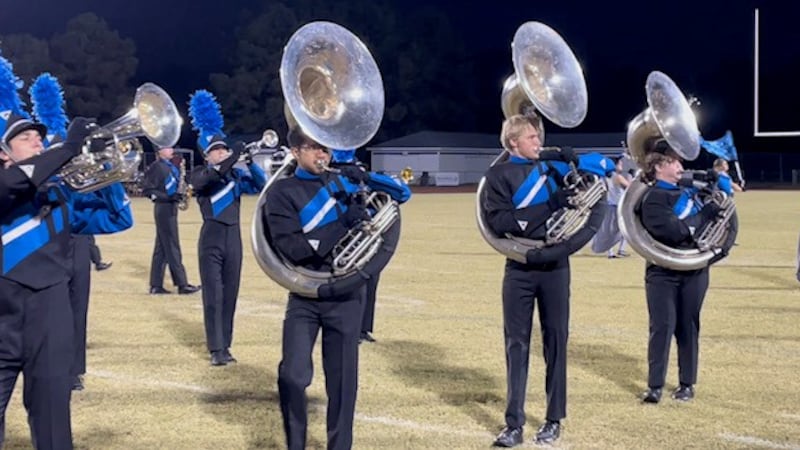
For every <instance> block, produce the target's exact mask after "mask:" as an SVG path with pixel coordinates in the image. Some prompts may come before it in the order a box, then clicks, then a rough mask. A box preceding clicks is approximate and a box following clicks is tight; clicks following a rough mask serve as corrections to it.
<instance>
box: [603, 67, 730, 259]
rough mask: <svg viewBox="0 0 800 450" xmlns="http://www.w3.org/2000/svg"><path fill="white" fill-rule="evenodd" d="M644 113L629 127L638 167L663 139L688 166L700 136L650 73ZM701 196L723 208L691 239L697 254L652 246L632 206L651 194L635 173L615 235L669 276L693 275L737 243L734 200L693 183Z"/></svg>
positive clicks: (662, 79)
mask: <svg viewBox="0 0 800 450" xmlns="http://www.w3.org/2000/svg"><path fill="white" fill-rule="evenodd" d="M645 89H646V92H647V103H648V107H647V108H646V109H645V110H644V111H642V112H641V113H640V114H639V115H637V116H636V118H634V119H633V120H632V121H631V122H630V124H629V125H628V134H627V141H628V149H629V151H630V154H631V157H633V159H634V160H635V161H636V163H637V164H638V165H639V166H640V167H644V161H645V158H646V157H647V155H648V153H649V152H651V151H652V147H653V144H654V143H656V142H657V141H658V140H661V139H665V140H666V141H667V143H668V144H669V146H670V147H671V148H672V149H674V150H675V152H676V153H678V154H679V155H680V156H681V157H682V158H684V159H687V160H693V159H695V158H697V156H698V155H699V153H700V133H699V131H698V130H697V120H696V119H695V117H694V113H693V112H692V109H691V107H690V106H689V102H688V101H687V100H686V98H685V97H684V95H683V93H682V92H681V91H680V89H679V88H678V86H677V85H676V84H675V82H674V81H672V79H671V78H669V77H668V76H667V75H666V74H664V73H662V72H658V71H653V72H651V73H650V75H649V76H648V77H647V83H646V85H645ZM695 185H696V187H698V188H702V190H701V192H703V191H705V192H709V194H707V195H706V198H705V201H714V202H717V204H718V205H719V206H720V207H721V208H722V210H721V214H720V217H718V218H717V219H716V220H715V221H714V222H713V223H712V224H711V225H710V226H708V227H706V228H705V229H703V230H701V231H700V233H698V234H697V235H696V236H695V237H694V239H695V242H696V244H697V248H694V249H681V248H672V247H669V246H668V245H665V244H662V243H661V242H659V241H657V240H655V239H654V238H653V237H652V236H651V235H650V233H648V232H647V230H646V229H645V228H644V226H643V225H642V223H641V218H640V216H639V213H638V211H637V205H639V203H640V202H641V201H642V197H643V196H644V194H645V193H646V192H647V190H648V189H649V188H650V184H648V180H644V179H642V174H641V173H640V174H639V175H637V177H636V178H635V179H634V180H633V181H632V182H631V184H630V186H628V188H627V189H626V190H625V192H624V193H623V194H622V198H620V201H619V204H618V205H617V217H618V220H619V229H620V232H621V233H622V235H623V236H624V237H625V239H626V240H627V242H629V243H630V245H631V248H633V249H634V250H635V251H636V252H637V253H639V254H640V255H641V256H642V257H643V258H645V259H646V260H648V261H650V262H652V263H654V264H657V265H659V266H662V267H667V268H670V269H674V270H695V269H700V268H703V267H706V266H708V265H709V263H710V262H711V261H712V260H716V259H718V258H720V257H723V256H724V255H727V253H728V251H729V250H730V248H731V247H732V246H733V243H734V241H735V239H736V234H737V231H738V219H737V216H736V205H735V204H734V202H733V199H732V198H730V197H728V196H727V195H725V194H724V193H723V192H720V191H718V190H715V189H714V187H711V186H708V185H707V183H703V182H698V181H695Z"/></svg>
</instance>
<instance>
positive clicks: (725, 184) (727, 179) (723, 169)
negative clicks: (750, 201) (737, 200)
mask: <svg viewBox="0 0 800 450" xmlns="http://www.w3.org/2000/svg"><path fill="white" fill-rule="evenodd" d="M713 169H714V171H715V172H717V176H718V177H719V181H717V185H718V186H719V188H720V189H722V191H723V192H725V193H726V194H728V195H733V193H734V192H742V191H743V189H742V187H741V186H739V183H736V182H735V181H733V180H732V179H731V176H730V175H729V174H728V170H729V168H728V161H725V160H724V159H722V158H717V159H715V160H714V165H713Z"/></svg>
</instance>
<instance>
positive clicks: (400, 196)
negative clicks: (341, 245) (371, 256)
mask: <svg viewBox="0 0 800 450" xmlns="http://www.w3.org/2000/svg"><path fill="white" fill-rule="evenodd" d="M288 143H289V146H290V147H291V152H292V155H293V156H294V157H295V158H296V161H297V168H296V170H295V172H294V176H291V177H287V178H283V179H280V180H277V181H276V182H275V185H274V187H273V188H271V189H270V191H269V192H268V193H267V198H266V204H267V205H269V208H268V209H267V212H266V214H265V220H266V223H267V225H268V228H269V233H270V236H271V239H272V242H273V243H274V245H275V246H276V247H277V249H278V250H279V251H280V253H281V254H282V255H283V257H284V258H286V259H287V260H289V261H290V262H291V263H293V264H295V265H297V266H302V267H305V268H308V269H311V270H315V271H330V270H331V258H332V255H331V252H332V250H333V247H334V245H335V244H336V243H337V242H338V241H339V240H340V239H341V238H342V237H343V236H344V235H345V234H346V233H347V231H348V230H350V229H351V228H353V227H355V226H357V225H358V224H360V223H361V222H362V221H363V220H365V218H366V216H367V214H368V212H367V211H366V209H365V205H363V204H361V203H360V202H359V201H358V199H359V196H358V191H359V189H360V188H359V186H360V185H364V184H365V185H366V186H367V187H368V188H370V189H373V190H379V191H384V192H387V193H388V194H390V195H391V197H392V198H393V199H394V200H396V201H398V202H400V203H402V202H405V201H406V200H408V199H409V197H410V195H411V191H410V190H409V189H408V187H407V186H405V185H403V184H401V183H399V182H396V181H395V180H393V179H392V178H390V177H388V176H385V175H380V174H376V173H371V172H365V171H363V170H362V169H361V168H359V167H356V166H348V167H342V168H341V169H339V174H336V175H333V174H329V173H328V172H326V171H325V169H324V168H325V167H327V166H328V164H329V163H330V159H331V156H330V151H329V149H327V148H326V147H324V146H323V145H322V144H320V143H317V142H315V141H314V140H313V139H311V138H310V137H308V136H306V135H305V134H304V133H303V132H302V131H301V130H300V129H299V128H293V129H292V130H290V131H289V135H288ZM362 298H363V287H362V288H357V289H356V290H355V291H352V292H346V293H343V294H341V295H339V296H336V297H331V298H317V299H312V298H307V297H303V296H301V295H298V294H296V293H293V292H290V293H289V301H288V304H287V307H286V318H285V319H284V322H283V349H282V359H281V363H280V365H279V367H278V391H279V395H280V406H281V413H282V415H283V423H284V430H285V432H286V439H287V447H288V448H289V449H292V450H295V449H303V448H305V445H306V428H307V425H308V415H307V410H306V408H307V398H306V393H305V391H306V388H307V387H308V386H309V385H310V384H311V378H312V375H313V368H312V363H311V354H312V350H313V347H314V343H315V341H316V338H317V334H318V333H319V331H320V329H322V347H323V351H322V355H323V356H322V364H323V368H324V372H325V386H326V391H327V394H328V415H327V429H328V448H329V449H349V448H351V447H352V442H353V415H354V412H355V402H356V391H357V388H358V337H359V331H360V327H361V318H362V313H363V305H362V301H361V300H362Z"/></svg>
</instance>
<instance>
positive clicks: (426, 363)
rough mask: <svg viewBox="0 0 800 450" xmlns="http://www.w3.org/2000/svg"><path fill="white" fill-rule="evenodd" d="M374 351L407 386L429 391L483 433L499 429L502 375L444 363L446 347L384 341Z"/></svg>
mask: <svg viewBox="0 0 800 450" xmlns="http://www.w3.org/2000/svg"><path fill="white" fill-rule="evenodd" d="M375 349H376V350H378V351H380V352H381V353H382V354H384V356H386V357H387V358H390V359H392V360H394V361H395V363H394V364H393V365H392V367H393V371H394V372H395V373H396V374H397V375H399V376H400V377H401V378H402V379H403V380H405V382H406V384H408V385H409V386H414V387H421V388H423V389H426V390H428V391H430V392H433V393H434V394H436V395H438V396H439V398H441V399H442V401H443V402H445V403H446V404H448V405H451V406H453V407H456V408H458V409H460V410H462V411H464V412H465V413H466V414H468V415H469V416H470V417H472V418H473V419H474V420H475V422H476V423H478V424H480V425H481V426H483V427H484V428H485V429H486V430H487V431H490V432H492V433H494V432H496V431H497V430H498V428H499V427H500V426H502V423H503V411H504V408H505V399H504V398H502V397H500V396H499V395H497V394H496V392H498V391H501V392H502V391H503V390H504V389H505V388H504V386H502V383H503V380H504V378H505V376H504V374H503V373H500V374H491V373H490V372H489V371H487V370H481V369H472V368H465V367H458V366H455V365H451V364H448V363H447V362H446V361H447V359H448V358H447V355H448V350H447V349H446V348H443V347H439V346H436V345H433V344H429V343H424V342H413V341H386V340H384V341H381V343H380V345H377V346H375ZM529 419H530V418H529Z"/></svg>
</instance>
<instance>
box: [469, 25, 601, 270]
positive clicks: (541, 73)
mask: <svg viewBox="0 0 800 450" xmlns="http://www.w3.org/2000/svg"><path fill="white" fill-rule="evenodd" d="M512 50H513V62H514V71H515V74H514V75H512V76H511V77H509V78H508V79H506V82H505V84H504V86H503V93H502V96H501V108H502V110H503V114H504V115H505V116H506V118H508V117H510V116H513V115H516V114H523V115H528V116H534V117H535V118H536V120H538V121H539V123H540V124H541V120H542V119H541V117H539V116H538V115H537V114H536V111H537V110H538V111H539V112H541V113H542V115H544V116H545V117H547V118H548V119H550V120H551V121H552V122H554V123H556V124H557V125H560V126H562V127H567V128H572V127H576V126H578V125H580V124H581V122H583V119H584V118H585V117H586V112H587V108H588V96H587V92H586V81H585V80H584V77H583V71H582V69H581V67H580V64H579V63H578V59H577V58H576V57H575V54H574V53H573V52H572V50H571V49H570V48H569V46H568V45H567V43H566V42H565V41H564V39H563V38H562V37H561V36H560V35H559V34H558V33H557V32H556V31H555V30H553V29H552V28H550V27H548V26H547V25H545V24H543V23H540V22H527V23H525V24H523V25H522V26H520V27H519V29H518V30H517V32H516V34H515V35H514V42H513V43H512ZM540 129H541V130H542V134H541V135H540V136H541V139H543V136H544V134H543V130H544V127H543V126H542V127H541V128H540ZM553 148H554V147H553ZM545 149H547V148H542V150H545ZM509 157H510V154H509V152H508V151H503V153H501V154H500V155H499V156H498V157H497V158H496V159H495V160H494V161H493V162H492V164H491V166H490V167H492V166H494V165H496V164H500V163H503V162H505V161H506V160H507V159H508V158H509ZM571 169H572V170H571V171H570V172H569V173H568V174H567V175H566V176H565V179H564V184H565V185H566V186H567V187H568V188H569V187H572V188H574V189H575V190H576V194H575V195H574V196H573V197H572V198H571V202H572V203H573V205H574V206H575V209H562V210H561V211H557V212H556V213H554V214H553V216H552V217H551V218H550V219H549V220H548V222H547V232H546V238H545V240H544V241H535V240H531V239H524V238H519V237H514V236H497V235H496V234H495V233H494V232H493V231H492V230H490V229H489V227H488V226H487V225H486V218H485V216H484V214H485V213H484V208H483V199H484V196H485V193H484V187H485V181H486V180H485V178H484V179H481V181H480V183H479V184H478V193H477V203H476V218H477V221H478V229H479V231H480V232H481V235H482V236H483V238H484V239H485V240H486V242H487V243H488V244H489V245H491V246H492V247H493V248H494V249H495V250H497V251H498V252H500V253H501V254H503V255H505V256H506V257H507V258H509V259H513V260H515V261H518V262H522V263H525V262H527V255H528V252H529V251H530V250H532V249H540V248H543V247H552V246H555V245H558V244H562V243H564V242H566V241H568V240H570V239H572V238H573V236H576V233H578V232H579V231H581V230H583V229H585V228H586V225H587V223H588V221H589V218H590V217H592V215H593V214H595V215H596V214H599V213H598V212H597V211H599V208H597V207H596V205H601V202H600V200H602V199H603V198H605V194H606V185H605V183H604V181H603V180H602V179H600V178H599V177H597V176H594V175H591V174H582V173H579V172H578V171H577V169H576V168H575V167H574V166H571ZM592 234H594V233H593V232H592V233H591V234H589V237H591V235H592ZM580 239H583V234H582V235H581V236H580ZM586 240H587V241H588V239H586Z"/></svg>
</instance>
